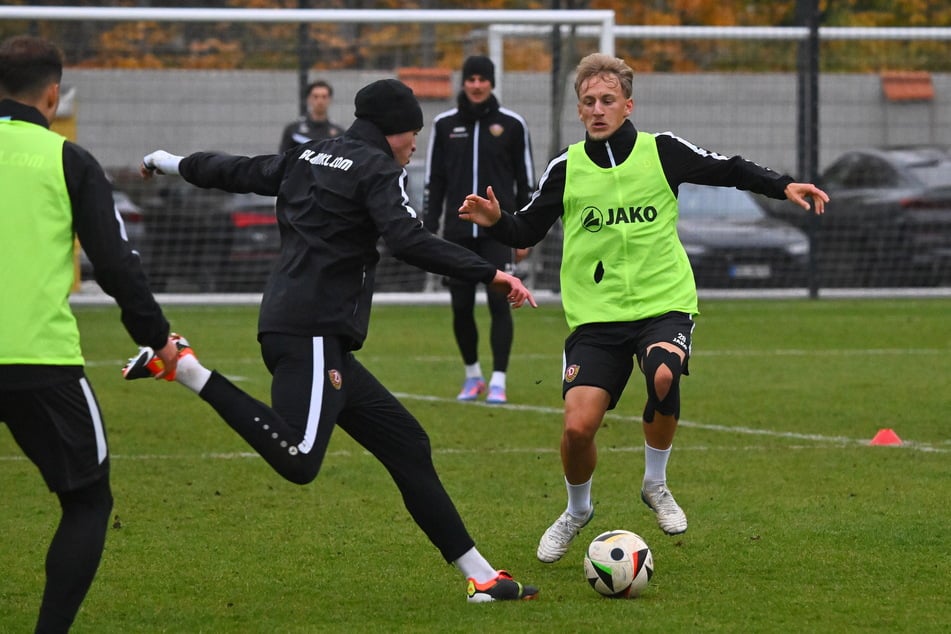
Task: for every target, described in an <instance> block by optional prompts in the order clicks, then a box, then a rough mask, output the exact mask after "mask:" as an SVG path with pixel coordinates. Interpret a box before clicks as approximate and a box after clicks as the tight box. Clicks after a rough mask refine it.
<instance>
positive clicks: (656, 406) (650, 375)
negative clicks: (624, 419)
mask: <svg viewBox="0 0 951 634" xmlns="http://www.w3.org/2000/svg"><path fill="white" fill-rule="evenodd" d="M642 365H643V367H644V378H645V379H646V380H647V405H646V406H645V407H644V422H645V423H652V422H654V413H655V412H659V413H661V414H663V415H665V416H673V417H674V418H680V374H681V371H682V369H683V364H682V362H681V361H680V356H678V355H677V353H675V352H671V351H670V350H667V349H665V348H661V347H660V346H655V347H654V348H652V349H651V351H650V352H648V353H647V355H645V357H644V361H643V364H642ZM662 365H666V366H667V367H668V368H669V369H670V373H671V374H672V375H673V378H672V379H671V381H670V389H669V390H668V391H667V395H666V396H665V397H664V398H663V399H661V398H659V397H658V396H657V386H656V381H655V375H656V374H657V370H658V368H660V366H662Z"/></svg>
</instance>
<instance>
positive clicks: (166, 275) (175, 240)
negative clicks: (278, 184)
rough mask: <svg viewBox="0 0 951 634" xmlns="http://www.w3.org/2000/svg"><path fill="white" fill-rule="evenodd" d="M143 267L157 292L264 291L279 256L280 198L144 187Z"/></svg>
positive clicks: (171, 183)
mask: <svg viewBox="0 0 951 634" xmlns="http://www.w3.org/2000/svg"><path fill="white" fill-rule="evenodd" d="M141 192H142V196H143V197H142V198H141V200H140V204H141V206H142V209H143V213H144V219H145V231H144V234H145V235H144V246H143V251H144V253H143V262H144V263H145V270H146V272H147V273H148V276H149V280H150V282H151V284H152V288H153V290H155V291H176V290H177V291H183V292H189V291H200V292H261V291H263V290H264V284H265V281H266V280H267V276H268V274H269V273H270V271H271V268H272V266H273V265H274V262H275V261H276V259H277V257H278V254H279V252H280V234H279V230H278V226H277V217H276V215H275V213H274V204H275V198H274V197H272V196H259V195H257V194H232V193H226V192H222V191H220V190H213V189H200V188H197V187H194V186H192V185H190V184H188V183H186V182H185V181H181V180H172V179H168V180H164V181H163V182H162V183H161V185H160V186H159V187H155V188H152V187H147V186H146V187H143V188H142V189H141Z"/></svg>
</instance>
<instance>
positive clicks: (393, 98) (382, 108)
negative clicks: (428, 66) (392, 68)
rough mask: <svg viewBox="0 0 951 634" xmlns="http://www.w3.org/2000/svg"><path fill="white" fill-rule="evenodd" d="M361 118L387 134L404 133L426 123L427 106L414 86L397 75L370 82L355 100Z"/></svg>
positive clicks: (419, 127)
mask: <svg viewBox="0 0 951 634" xmlns="http://www.w3.org/2000/svg"><path fill="white" fill-rule="evenodd" d="M353 103H354V105H355V106H356V111H355V112H354V113H353V114H354V116H355V117H356V118H357V119H366V120H367V121H369V122H370V123H373V124H374V125H376V127H378V128H379V129H380V131H381V132H383V134H387V135H388V134H400V133H401V132H409V131H410V130H420V129H422V127H423V109H422V108H420V107H419V101H417V100H416V96H415V95H414V94H413V90H412V88H410V87H409V86H407V85H406V84H404V83H403V82H401V81H398V80H396V79H381V80H379V81H375V82H373V83H372V84H367V85H366V86H364V87H363V88H361V89H360V90H359V91H357V96H356V97H355V98H354V100H353Z"/></svg>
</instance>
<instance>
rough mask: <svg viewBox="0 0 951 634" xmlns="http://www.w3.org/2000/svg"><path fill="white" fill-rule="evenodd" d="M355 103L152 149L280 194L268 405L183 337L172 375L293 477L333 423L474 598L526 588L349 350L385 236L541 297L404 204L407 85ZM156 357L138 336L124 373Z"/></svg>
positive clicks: (268, 297)
mask: <svg viewBox="0 0 951 634" xmlns="http://www.w3.org/2000/svg"><path fill="white" fill-rule="evenodd" d="M355 105H356V112H355V116H356V121H355V122H354V123H353V125H352V126H351V127H350V128H349V129H348V130H347V131H346V132H345V133H344V134H343V135H342V136H339V137H336V138H333V139H327V140H324V141H314V142H310V143H305V144H304V145H301V146H300V147H298V149H297V150H296V151H294V152H285V153H283V154H275V155H268V156H255V157H251V158H248V157H243V156H231V155H227V154H218V153H210V152H199V153H196V154H192V155H190V156H187V157H184V158H183V157H180V156H175V155H172V154H169V153H167V152H164V151H158V152H153V153H152V154H149V155H148V156H146V157H145V159H144V161H143V175H144V176H146V177H148V176H150V175H151V174H153V173H154V172H158V173H163V174H181V176H182V177H183V178H184V179H185V180H186V181H188V182H189V183H192V184H193V185H197V186H199V187H216V188H219V189H223V190H225V191H231V192H255V193H258V194H263V195H266V196H277V200H278V202H277V218H278V223H279V225H280V230H281V256H280V258H279V261H278V263H277V267H276V269H275V270H274V272H273V273H272V274H271V276H270V278H269V280H268V283H267V286H266V288H265V290H264V297H263V299H262V301H261V311H260V318H259V322H258V340H259V342H260V344H261V355H262V357H263V359H264V363H265V365H266V366H267V368H268V370H269V371H270V372H271V375H272V382H271V401H272V403H273V408H272V407H268V406H267V405H265V404H264V403H261V402H259V401H257V400H255V399H254V398H252V397H251V396H249V395H248V394H246V393H245V392H243V391H241V390H240V389H239V388H237V387H236V386H235V385H234V384H232V383H231V382H230V381H228V380H227V379H226V378H225V377H224V376H222V375H221V374H219V373H218V372H216V371H211V370H208V369H206V368H205V367H204V366H202V365H201V364H200V363H199V362H198V360H197V359H196V358H195V355H194V352H193V350H192V348H191V347H190V346H189V345H188V343H187V342H186V341H185V340H184V339H179V345H180V348H181V353H180V357H179V361H178V371H177V374H176V376H175V379H176V380H177V381H178V382H180V383H182V384H183V385H185V386H186V387H188V388H189V389H191V390H193V391H194V392H196V393H197V394H198V395H199V396H200V397H201V398H202V399H203V400H205V401H206V402H207V403H209V404H210V405H211V406H212V407H213V408H214V409H215V410H216V411H217V412H218V414H219V415H220V416H221V417H222V418H223V419H224V421H225V422H226V423H227V424H228V425H229V426H230V427H231V428H232V429H234V430H235V431H236V432H237V433H238V434H239V435H240V436H241V437H242V438H244V440H245V441H247V442H248V444H250V445H251V446H252V447H254V449H255V450H256V451H257V452H258V453H259V454H260V455H261V456H262V457H263V458H264V459H265V460H266V461H267V463H268V464H269V465H271V467H272V468H273V469H274V470H275V471H277V472H278V473H279V474H280V475H281V476H283V477H284V478H286V479H287V480H289V481H291V482H294V483H297V484H306V483H308V482H311V481H312V480H314V478H316V477H317V473H318V471H319V470H320V467H321V464H322V463H323V459H324V455H325V453H326V450H327V444H328V443H329V442H330V436H331V433H332V432H333V430H334V427H335V426H339V427H340V428H342V429H343V430H344V431H345V432H347V433H348V434H349V435H350V436H351V437H352V438H353V439H354V440H356V441H357V442H358V443H360V445H361V446H363V447H364V448H365V449H366V450H367V451H369V452H370V453H371V454H373V455H374V456H375V457H376V458H377V460H379V461H380V462H381V463H382V464H383V465H384V466H385V467H386V469H387V471H388V472H389V473H390V476H391V477H392V478H393V480H394V482H395V483H396V485H397V487H398V488H399V490H400V492H401V493H402V496H403V501H404V503H405V505H406V508H407V509H408V510H409V512H410V515H412V517H413V519H414V520H415V521H416V524H417V525H418V526H419V527H420V528H421V529H422V530H423V532H424V533H425V534H426V536H427V537H428V538H429V539H430V541H431V542H432V543H433V544H434V545H435V546H436V547H437V548H438V549H439V551H440V553H442V555H443V557H444V558H445V559H446V561H448V562H451V563H453V564H454V565H455V566H456V567H457V568H458V569H459V570H460V572H461V573H462V574H463V575H464V577H465V578H466V579H467V589H466V593H467V598H468V601H469V602H472V603H481V602H488V601H499V600H512V599H532V598H534V597H535V595H536V594H537V592H538V590H537V588H534V587H532V586H523V585H522V584H521V583H518V582H517V581H515V580H513V579H512V577H511V576H510V575H509V573H507V572H505V571H504V570H496V569H495V568H493V567H492V566H491V565H490V564H489V563H488V561H487V560H486V559H485V558H484V557H483V556H482V555H481V554H480V553H479V551H478V550H477V549H476V547H475V542H474V541H473V540H472V538H471V537H470V536H469V533H468V532H467V530H466V527H465V525H464V524H463V522H462V519H461V518H460V517H459V514H458V512H457V511H456V508H455V506H454V504H453V502H452V500H451V499H450V497H449V494H448V493H447V492H446V490H445V488H443V485H442V483H441V482H440V480H439V476H438V474H437V473H436V468H435V466H434V465H433V461H432V452H431V449H430V444H429V438H428V436H427V434H426V432H425V430H424V429H423V428H422V426H421V425H420V423H419V421H417V420H416V418H415V417H414V416H413V415H412V414H410V413H409V412H408V411H407V410H406V409H405V408H404V407H403V405H402V404H401V403H400V402H399V401H398V400H397V399H396V397H395V396H393V394H392V393H390V392H389V391H388V390H387V389H386V388H385V387H384V386H383V385H382V384H381V383H380V382H379V381H378V380H377V379H376V377H374V376H373V374H372V373H370V371H369V370H367V369H366V368H365V367H364V366H363V365H362V364H361V363H360V362H359V361H358V360H357V358H356V357H355V356H354V352H355V351H356V350H358V349H360V348H361V347H362V346H363V342H364V339H365V338H366V336H367V330H368V328H369V321H370V304H371V303H372V299H373V284H374V276H375V272H376V263H377V261H378V260H379V257H380V256H379V252H378V251H377V248H376V245H377V241H378V239H379V238H380V237H381V236H382V237H383V239H384V241H385V242H386V244H387V246H388V247H389V248H390V249H391V250H392V252H393V254H394V255H395V256H396V257H398V258H400V259H402V260H405V261H406V262H408V263H410V264H413V265H415V266H418V267H420V268H422V269H424V270H427V271H430V272H433V273H436V274H439V275H448V276H452V277H459V278H462V279H465V280H468V281H469V282H470V283H473V284H475V283H479V282H481V283H485V284H493V285H494V286H496V287H498V288H499V289H500V291H499V292H501V293H502V295H503V296H504V297H506V298H507V301H510V302H512V304H513V306H515V307H518V306H521V305H522V304H523V303H524V302H529V303H530V304H531V305H535V300H534V299H533V298H532V295H531V293H529V292H528V290H527V289H526V288H525V286H524V285H523V284H522V283H521V281H520V280H519V279H518V278H517V277H515V276H513V275H510V274H508V273H506V272H505V271H502V270H499V269H497V268H496V266H495V265H493V264H491V263H489V262H487V261H486V260H484V259H482V258H481V257H479V256H477V255H476V254H474V253H472V252H471V251H469V250H468V249H465V248H462V247H460V246H457V245H454V244H452V243H449V242H446V241H445V240H442V239H440V238H438V237H436V236H434V235H433V234H431V233H430V232H429V231H427V230H426V229H425V228H423V225H422V223H421V222H420V221H419V219H418V218H417V217H416V212H415V211H414V210H413V209H412V208H411V207H410V206H409V204H408V202H409V198H408V196H407V194H406V190H405V188H404V185H405V182H406V171H405V170H404V169H403V167H404V166H405V165H406V164H407V163H409V160H410V157H411V156H412V154H413V152H414V151H415V149H416V135H417V133H418V132H419V130H420V129H421V128H422V126H423V112H422V109H421V108H420V106H419V102H418V101H417V100H416V97H415V96H414V95H413V91H412V90H410V89H409V87H407V86H406V85H405V84H403V83H401V82H399V81H396V80H394V79H389V80H380V81H377V82H373V83H371V84H369V85H367V86H364V87H363V88H362V89H361V90H360V91H359V92H357V95H356V99H355ZM151 361H152V351H151V350H149V349H147V348H146V349H143V350H141V351H140V354H139V355H138V356H137V357H134V358H133V359H132V360H131V361H130V363H129V364H128V365H127V366H126V368H125V369H124V374H125V376H126V378H129V379H133V378H139V377H143V376H149V375H150V374H152V373H153V372H154V370H155V368H154V367H151V365H150V364H151ZM150 368H151V369H150Z"/></svg>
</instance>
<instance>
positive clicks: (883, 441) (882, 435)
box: [869, 429, 901, 447]
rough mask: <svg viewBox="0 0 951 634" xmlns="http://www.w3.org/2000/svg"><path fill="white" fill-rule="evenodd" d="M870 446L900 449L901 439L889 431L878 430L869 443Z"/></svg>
mask: <svg viewBox="0 0 951 634" xmlns="http://www.w3.org/2000/svg"><path fill="white" fill-rule="evenodd" d="M869 444H870V445H878V446H882V447H900V446H901V438H899V437H898V434H896V433H895V432H894V430H891V429H879V430H878V433H877V434H875V437H874V438H872V440H871V441H870V442H869Z"/></svg>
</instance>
